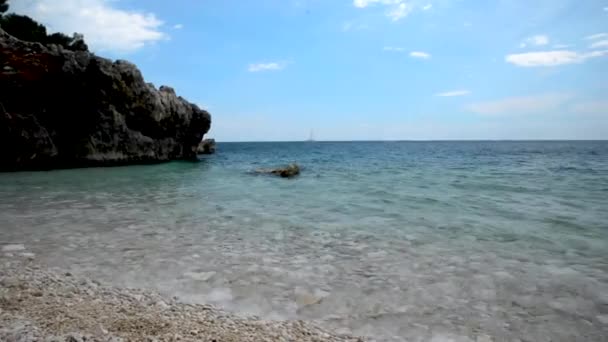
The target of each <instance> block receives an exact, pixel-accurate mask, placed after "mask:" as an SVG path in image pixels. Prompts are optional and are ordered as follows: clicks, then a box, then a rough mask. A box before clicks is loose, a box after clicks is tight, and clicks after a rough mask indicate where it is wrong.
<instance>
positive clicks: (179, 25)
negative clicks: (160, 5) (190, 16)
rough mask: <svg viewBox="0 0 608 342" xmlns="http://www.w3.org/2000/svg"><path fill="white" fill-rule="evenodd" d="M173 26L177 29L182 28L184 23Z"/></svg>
mask: <svg viewBox="0 0 608 342" xmlns="http://www.w3.org/2000/svg"><path fill="white" fill-rule="evenodd" d="M173 28H174V29H176V30H181V29H183V28H184V25H182V24H175V25H173Z"/></svg>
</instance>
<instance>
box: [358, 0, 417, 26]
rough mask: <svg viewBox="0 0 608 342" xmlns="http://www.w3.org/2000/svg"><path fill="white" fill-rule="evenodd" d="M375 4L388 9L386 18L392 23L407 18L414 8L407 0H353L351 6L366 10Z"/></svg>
mask: <svg viewBox="0 0 608 342" xmlns="http://www.w3.org/2000/svg"><path fill="white" fill-rule="evenodd" d="M377 4H379V5H384V6H387V7H388V10H387V12H386V16H387V17H389V18H390V19H391V20H393V21H398V20H401V19H403V18H405V17H407V15H408V14H410V13H411V12H412V10H413V9H414V6H413V5H412V4H411V3H410V2H409V1H408V0H353V5H354V6H355V7H357V8H366V7H369V6H372V5H377Z"/></svg>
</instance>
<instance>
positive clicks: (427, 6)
mask: <svg viewBox="0 0 608 342" xmlns="http://www.w3.org/2000/svg"><path fill="white" fill-rule="evenodd" d="M431 8H433V4H426V5H424V6H422V10H423V11H428V10H430V9H431Z"/></svg>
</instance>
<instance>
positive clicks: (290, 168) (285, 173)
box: [256, 163, 300, 178]
mask: <svg viewBox="0 0 608 342" xmlns="http://www.w3.org/2000/svg"><path fill="white" fill-rule="evenodd" d="M256 173H262V174H270V175H276V176H280V177H283V178H292V177H295V176H297V175H299V174H300V166H298V164H295V163H292V164H289V165H287V166H285V167H279V168H276V169H258V170H256Z"/></svg>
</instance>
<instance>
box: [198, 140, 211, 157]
mask: <svg viewBox="0 0 608 342" xmlns="http://www.w3.org/2000/svg"><path fill="white" fill-rule="evenodd" d="M197 152H198V154H213V153H215V139H205V140H203V141H201V143H200V144H198V150H197Z"/></svg>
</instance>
